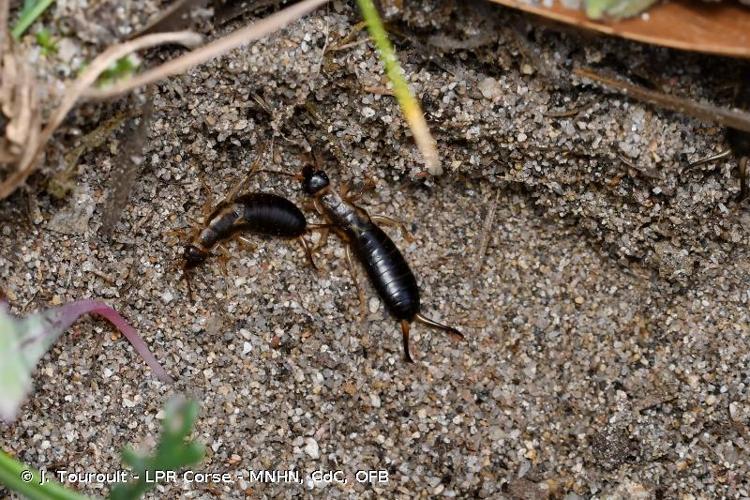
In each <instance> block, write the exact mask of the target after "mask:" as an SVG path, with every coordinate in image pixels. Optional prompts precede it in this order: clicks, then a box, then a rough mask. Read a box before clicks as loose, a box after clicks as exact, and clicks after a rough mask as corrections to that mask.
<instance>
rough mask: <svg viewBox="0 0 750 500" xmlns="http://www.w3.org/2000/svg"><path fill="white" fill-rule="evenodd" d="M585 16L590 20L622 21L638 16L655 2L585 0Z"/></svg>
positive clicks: (640, 0) (648, 0) (650, 0)
mask: <svg viewBox="0 0 750 500" xmlns="http://www.w3.org/2000/svg"><path fill="white" fill-rule="evenodd" d="M585 3H586V15H587V16H588V17H590V18H591V19H601V18H603V17H611V18H614V19H623V18H626V17H632V16H635V15H637V14H640V13H641V12H643V11H644V10H646V9H648V8H649V7H650V6H651V5H653V4H655V3H656V0H586V2H585Z"/></svg>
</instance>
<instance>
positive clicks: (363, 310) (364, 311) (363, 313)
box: [345, 245, 367, 323]
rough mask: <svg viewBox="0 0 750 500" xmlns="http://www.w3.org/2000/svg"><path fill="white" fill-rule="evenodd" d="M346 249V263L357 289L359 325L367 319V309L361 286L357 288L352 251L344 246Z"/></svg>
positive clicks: (357, 282)
mask: <svg viewBox="0 0 750 500" xmlns="http://www.w3.org/2000/svg"><path fill="white" fill-rule="evenodd" d="M345 248H346V261H347V262H348V263H349V272H350V273H352V281H354V287H355V288H356V289H357V295H358V296H359V314H360V319H359V321H360V323H361V322H362V321H364V320H365V318H366V317H367V309H366V307H367V306H366V304H365V291H364V290H363V289H362V287H361V286H359V281H358V280H357V270H356V268H355V267H354V259H353V258H352V251H351V247H350V246H349V245H346V246H345Z"/></svg>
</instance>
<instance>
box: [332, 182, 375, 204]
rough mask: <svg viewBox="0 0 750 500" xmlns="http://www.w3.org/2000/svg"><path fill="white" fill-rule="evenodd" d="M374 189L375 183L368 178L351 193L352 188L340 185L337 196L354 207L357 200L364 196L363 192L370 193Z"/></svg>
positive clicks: (347, 185)
mask: <svg viewBox="0 0 750 500" xmlns="http://www.w3.org/2000/svg"><path fill="white" fill-rule="evenodd" d="M376 187H377V183H376V182H375V181H374V180H372V179H370V178H369V177H368V178H367V179H366V180H365V182H364V184H362V186H360V188H359V189H357V190H356V191H352V188H351V187H350V186H349V184H342V185H341V189H339V194H340V195H341V197H342V198H343V199H344V200H346V201H348V202H349V203H351V204H352V205H354V204H355V203H356V202H357V200H359V199H360V198H361V197H362V195H364V194H365V192H367V191H372V190H373V189H375V188H376Z"/></svg>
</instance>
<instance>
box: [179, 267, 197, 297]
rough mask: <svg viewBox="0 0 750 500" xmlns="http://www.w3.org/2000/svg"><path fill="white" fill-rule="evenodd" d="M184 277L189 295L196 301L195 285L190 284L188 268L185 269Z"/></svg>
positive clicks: (183, 271)
mask: <svg viewBox="0 0 750 500" xmlns="http://www.w3.org/2000/svg"><path fill="white" fill-rule="evenodd" d="M182 279H184V280H185V284H186V285H187V289H188V296H189V297H190V302H195V295H193V287H192V286H191V285H190V271H188V270H187V269H183V270H182Z"/></svg>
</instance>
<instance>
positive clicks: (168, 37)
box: [0, 31, 202, 200]
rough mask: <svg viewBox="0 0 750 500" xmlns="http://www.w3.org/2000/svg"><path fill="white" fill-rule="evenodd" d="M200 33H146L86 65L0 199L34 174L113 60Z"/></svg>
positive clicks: (188, 40) (190, 40)
mask: <svg viewBox="0 0 750 500" xmlns="http://www.w3.org/2000/svg"><path fill="white" fill-rule="evenodd" d="M201 39H202V38H201V36H200V35H198V34H197V33H193V32H191V31H178V32H173V33H158V34H154V35H145V36H143V37H141V38H137V39H135V40H131V41H129V42H125V43H121V44H118V45H115V46H113V47H110V48H108V49H107V50H105V51H104V52H103V53H101V54H100V55H99V56H97V58H96V59H94V60H93V61H92V62H91V64H90V65H89V66H88V67H87V68H86V71H84V72H83V74H81V76H79V77H78V78H77V79H76V80H75V81H74V82H73V83H71V84H70V85H69V87H68V89H67V91H66V93H65V95H64V96H63V100H62V102H61V103H60V105H59V106H58V108H57V110H55V112H54V113H53V114H52V116H51V118H50V120H49V122H48V123H47V126H45V127H44V130H42V132H41V134H40V136H39V138H38V141H37V144H36V146H35V147H33V148H29V149H28V150H27V151H26V153H27V154H26V155H24V157H23V158H22V159H21V162H20V163H19V165H18V170H16V171H15V172H14V173H12V174H11V175H10V176H8V178H7V179H5V180H4V181H3V183H2V184H0V200H1V199H4V198H6V197H8V196H9V195H10V194H11V193H12V192H13V191H14V190H15V189H16V188H17V187H18V186H19V185H20V184H21V183H22V182H23V181H25V180H26V178H27V177H28V176H29V175H31V173H32V172H33V171H34V169H35V167H36V160H37V158H38V157H39V154H40V153H41V151H42V149H43V147H44V145H45V144H47V141H48V140H49V139H50V137H52V134H53V133H54V132H55V130H57V127H59V126H60V124H61V123H62V121H63V120H64V119H65V116H66V115H67V114H68V112H69V111H70V110H71V109H72V108H73V106H74V105H75V103H76V102H77V101H78V99H79V98H80V97H81V95H82V94H83V93H84V92H85V91H86V89H88V88H89V87H91V86H92V85H93V84H94V83H95V82H96V80H97V79H98V78H99V75H101V73H102V72H103V71H105V70H106V69H107V68H108V67H109V66H110V65H111V64H112V63H113V62H114V61H116V60H118V59H120V58H122V57H125V56H127V55H128V54H130V53H132V52H136V51H138V50H142V49H145V48H149V47H154V46H157V45H163V44H166V43H179V44H182V45H194V44H196V43H198V42H200V40H201ZM36 130H38V127H36V128H35V127H32V133H36Z"/></svg>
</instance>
